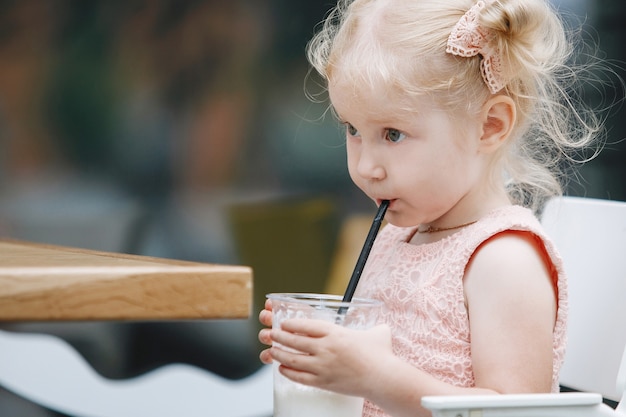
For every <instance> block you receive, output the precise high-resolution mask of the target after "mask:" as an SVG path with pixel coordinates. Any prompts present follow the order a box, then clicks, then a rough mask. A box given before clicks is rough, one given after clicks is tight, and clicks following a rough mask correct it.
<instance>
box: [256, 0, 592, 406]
mask: <svg viewBox="0 0 626 417" xmlns="http://www.w3.org/2000/svg"><path fill="white" fill-rule="evenodd" d="M572 49H573V47H572V43H570V42H569V40H568V39H567V38H566V33H565V30H564V27H563V25H562V23H561V20H560V19H559V17H558V15H557V14H556V13H555V11H554V10H553V9H552V8H551V7H550V5H549V4H548V3H547V1H546V0H479V1H478V2H476V1H475V0H446V1H442V0H354V1H348V0H346V1H340V3H339V4H338V6H337V7H336V8H335V9H334V11H333V13H332V14H331V15H329V17H328V19H327V20H326V21H325V24H324V26H323V28H322V30H321V31H320V32H319V33H318V34H317V35H316V36H315V38H314V39H313V40H312V41H311V43H310V44H309V47H308V57H309V60H310V62H311V63H312V65H313V67H314V68H315V69H316V70H317V71H318V72H319V74H321V76H322V77H323V78H324V79H325V82H326V85H327V88H328V94H329V97H330V100H331V103H332V108H333V110H334V112H335V113H336V115H337V117H338V118H339V120H340V121H341V123H342V124H343V125H344V126H345V131H346V141H347V153H348V169H349V173H350V176H351V178H352V179H353V181H354V183H355V184H356V185H357V186H358V187H359V188H360V189H361V190H363V192H364V193H365V194H367V195H368V196H369V197H370V198H371V199H372V200H373V201H375V202H376V203H377V204H380V202H381V201H382V200H389V201H390V205H389V208H388V210H387V214H386V217H385V219H386V220H387V222H388V223H389V224H388V225H387V226H386V227H385V228H383V230H381V232H380V234H379V236H378V237H377V239H376V242H375V244H374V247H373V249H372V252H371V254H370V257H369V260H368V263H367V265H366V267H365V270H364V273H363V276H362V277H361V281H360V283H359V284H358V287H357V291H356V294H355V297H365V298H376V299H379V300H382V301H383V302H384V306H385V307H384V310H383V313H382V317H381V322H382V323H384V324H383V325H380V326H378V327H376V328H374V329H372V330H369V331H355V330H349V329H345V328H342V327H340V326H337V325H334V324H332V323H326V322H321V321H313V320H291V321H286V322H285V323H284V324H283V325H282V328H281V329H280V330H270V329H263V330H261V332H260V333H259V339H260V340H261V341H262V342H263V343H265V344H268V345H271V343H272V340H273V341H276V342H278V343H280V344H282V345H284V346H286V347H289V348H293V349H296V350H298V351H301V352H305V353H306V354H307V355H301V354H294V353H291V352H289V351H287V350H281V349H278V348H270V349H267V350H265V351H263V352H262V353H261V360H262V361H263V362H265V363H270V362H271V361H272V360H277V361H278V362H279V363H280V364H281V366H280V372H281V373H282V374H283V375H285V376H286V377H288V378H290V379H292V380H294V381H297V382H300V383H303V384H307V385H311V386H316V387H320V388H324V389H327V390H331V391H336V392H340V393H343V394H349V395H356V396H361V397H365V398H366V400H367V401H366V402H365V407H364V411H363V415H364V416H386V415H393V416H396V417H397V416H415V415H428V412H427V411H426V410H424V409H423V408H421V406H420V401H421V398H422V397H423V396H425V395H445V394H472V393H474V394H485V393H494V394H495V393H531V392H550V391H558V374H559V368H560V366H561V362H562V359H563V354H564V347H565V327H566V320H567V287H566V281H565V276H564V274H563V267H562V263H561V259H560V258H559V255H558V254H557V251H556V249H555V248H554V246H553V244H552V243H551V241H550V239H549V238H548V237H547V236H546V235H545V233H544V232H543V230H542V228H541V226H540V223H539V221H538V220H537V218H536V217H535V214H537V213H539V211H540V209H541V207H542V204H543V203H544V202H545V200H546V199H547V198H549V197H551V196H553V195H558V194H560V193H561V185H560V184H559V178H560V177H559V173H558V171H556V169H557V168H559V167H561V166H562V164H561V163H560V161H559V158H561V157H565V158H566V159H567V158H568V157H567V155H569V154H571V151H580V150H581V149H583V148H585V147H587V146H588V145H590V144H591V143H593V142H594V139H595V138H596V136H597V134H598V131H599V128H600V123H599V121H598V119H596V118H595V117H593V113H591V112H590V111H581V110H577V107H575V98H576V95H575V94H573V93H572V94H570V95H568V94H567V92H568V91H570V90H571V89H570V87H572V86H573V84H572V81H573V80H575V72H574V68H572V67H568V66H567V63H568V62H570V58H571V53H572ZM260 320H261V322H262V323H263V324H264V325H267V326H270V325H271V322H272V314H271V305H269V304H267V305H266V309H265V310H264V311H262V312H261V314H260Z"/></svg>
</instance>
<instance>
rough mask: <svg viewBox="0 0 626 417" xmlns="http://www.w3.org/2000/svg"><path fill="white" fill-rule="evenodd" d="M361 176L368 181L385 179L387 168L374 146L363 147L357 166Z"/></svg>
mask: <svg viewBox="0 0 626 417" xmlns="http://www.w3.org/2000/svg"><path fill="white" fill-rule="evenodd" d="M357 172H358V173H359V175H360V176H361V177H363V178H365V179H368V180H381V179H383V178H385V175H386V172H385V168H384V166H383V165H382V163H381V160H380V157H379V155H378V153H377V152H376V150H375V149H373V147H372V146H363V147H362V149H361V154H360V155H359V162H358V165H357Z"/></svg>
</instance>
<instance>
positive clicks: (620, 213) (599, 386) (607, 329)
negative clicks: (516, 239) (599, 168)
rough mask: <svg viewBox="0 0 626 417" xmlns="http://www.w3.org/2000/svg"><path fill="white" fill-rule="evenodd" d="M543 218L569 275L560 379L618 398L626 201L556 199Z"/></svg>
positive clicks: (625, 301) (625, 319)
mask: <svg viewBox="0 0 626 417" xmlns="http://www.w3.org/2000/svg"><path fill="white" fill-rule="evenodd" d="M541 221H542V224H543V226H544V228H545V229H546V231H547V233H548V235H550V237H551V238H552V239H553V240H554V242H555V244H556V246H557V248H558V249H559V251H560V253H561V255H562V257H563V262H564V265H565V271H566V273H567V277H568V291H569V323H568V333H567V335H568V348H567V351H566V355H565V362H564V364H563V368H562V370H561V378H560V383H561V385H562V386H565V387H567V388H571V389H574V390H577V391H589V392H598V393H601V394H602V396H603V397H604V398H607V399H609V400H613V401H619V400H620V399H621V397H622V394H623V393H624V388H623V387H621V388H618V387H616V384H615V381H616V380H617V375H618V370H619V369H620V362H621V361H622V355H623V354H624V352H625V347H626V251H625V249H626V202H617V201H608V200H599V199H592V198H581V197H560V198H555V199H553V200H551V201H549V202H548V204H547V205H546V207H545V209H544V211H543V213H542V217H541ZM624 362H625V363H623V364H622V367H623V368H625V367H626V360H625V361H624ZM625 378H626V369H622V377H621V379H625Z"/></svg>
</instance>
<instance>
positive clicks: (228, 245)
mask: <svg viewBox="0 0 626 417" xmlns="http://www.w3.org/2000/svg"><path fill="white" fill-rule="evenodd" d="M554 3H555V5H557V6H558V7H559V8H560V10H562V11H563V13H564V14H566V15H567V16H568V19H573V21H578V22H580V21H582V22H584V29H585V34H586V36H589V37H590V39H592V40H593V41H595V42H598V43H599V47H600V49H601V52H600V53H601V54H602V56H604V57H605V58H607V59H609V60H612V61H615V62H617V61H624V49H623V47H622V46H623V44H624V43H625V42H626V28H625V27H624V25H623V23H622V22H624V18H625V17H626V3H625V2H623V1H621V0H560V1H556V0H555V1H554ZM330 4H332V2H331V1H320V0H89V1H83V0H0V236H2V237H12V238H18V239H25V240H32V241H37V242H45V243H53V244H61V245H69V246H78V247H83V248H89V249H98V250H106V251H117V252H126V253H134V254H140V255H150V256H160V257H167V258H177V259H185V260H192V261H201V262H214V263H229V264H246V265H250V266H252V267H253V269H254V271H255V291H254V292H255V294H254V297H255V298H254V303H255V307H254V309H255V310H254V312H253V314H252V316H253V317H252V318H251V319H250V320H243V321H237V320H236V321H227V322H219V321H218V322H163V323H154V322H152V323H53V324H43V323H29V324H15V323H4V324H2V325H0V327H2V328H9V329H12V330H15V331H46V332H50V333H54V334H58V335H61V336H63V337H65V338H66V339H67V340H68V341H69V342H70V343H72V344H73V345H74V346H75V347H76V348H77V349H78V350H79V351H80V352H81V353H82V354H83V355H84V356H85V357H86V358H87V359H88V360H89V361H90V362H91V363H92V364H93V365H94V367H95V368H96V369H97V370H98V371H99V372H100V373H102V374H103V375H105V376H107V377H111V378H125V377H129V376H134V375H138V374H141V373H143V372H145V371H147V370H150V369H153V368H154V367H155V366H158V365H159V364H163V363H167V362H172V361H180V362H187V363H192V364H195V365H198V366H201V367H204V368H206V369H209V370H211V371H213V372H216V373H218V374H220V375H223V376H225V377H227V378H241V377H244V376H246V375H249V374H250V373H252V372H254V370H256V369H257V368H258V367H259V366H260V364H259V363H258V359H257V356H258V351H259V348H260V347H259V346H258V343H257V342H256V331H257V329H258V325H257V323H256V316H257V312H258V310H259V309H260V308H261V307H262V303H263V297H264V294H266V293H267V292H271V291H323V290H324V289H325V285H326V279H327V277H328V275H329V273H330V271H331V269H332V263H333V255H334V253H335V249H336V247H337V239H338V235H339V230H340V226H341V225H342V224H343V223H344V221H345V219H346V218H347V217H349V216H353V215H355V214H361V213H364V214H367V215H370V214H372V213H373V210H374V209H375V208H374V206H373V205H372V203H370V202H369V201H367V199H365V198H364V197H363V196H362V195H361V193H360V192H359V191H358V190H357V189H356V188H355V187H354V186H353V185H352V183H351V182H350V180H349V177H348V175H347V171H346V168H345V149H344V147H343V143H342V141H343V139H342V134H341V132H340V131H339V129H338V128H337V124H336V123H335V122H334V120H333V119H332V117H330V116H328V117H324V114H325V104H320V103H312V102H311V101H310V100H309V99H308V98H307V97H306V96H305V79H306V74H307V71H308V67H307V63H306V59H305V56H304V47H305V44H306V42H307V41H308V39H309V38H310V37H311V35H312V34H313V32H314V28H315V25H316V24H317V23H318V22H319V21H320V20H321V19H322V18H323V16H324V15H325V13H326V12H327V11H328V9H329V5H330ZM616 70H617V71H618V73H619V72H620V71H621V70H620V69H619V68H618V69H616ZM619 75H621V76H622V77H624V74H623V73H620V74H619ZM625 78H626V77H625ZM306 88H307V89H308V90H310V91H311V90H312V91H316V86H315V84H314V83H310V82H309V83H308V84H307V87H306ZM317 91H319V89H317ZM605 94H607V95H608V96H612V95H614V96H615V97H622V96H623V94H624V92H623V91H622V90H611V89H610V88H609V89H608V90H607V91H605ZM589 99H590V100H596V95H595V93H594V91H590V92H589ZM624 115H625V113H624V111H623V110H622V109H621V108H614V109H613V111H612V112H610V113H607V118H608V119H607V127H608V129H609V132H608V142H607V146H606V148H605V150H604V151H603V152H602V153H601V154H600V156H599V157H597V158H596V159H595V160H593V161H592V162H590V163H588V164H587V165H585V166H584V167H583V168H582V169H580V170H579V172H578V181H577V182H576V183H573V184H572V185H571V188H570V189H569V190H568V193H569V194H572V195H581V196H587V197H597V198H607V199H614V200H626V181H624V180H625V179H626V164H624V161H625V152H624V151H625V147H626V144H625V143H624V142H623V138H624V137H626V132H625V130H626V126H625V117H624ZM0 354H1V352H0ZM3 407H4V408H3ZM0 415H3V416H4V415H21V416H40V415H41V416H46V415H54V414H53V413H48V412H47V411H46V410H43V409H39V408H37V407H34V406H32V405H29V404H26V403H24V402H23V401H21V400H20V399H19V398H17V397H15V396H12V395H11V394H9V393H7V392H5V391H0Z"/></svg>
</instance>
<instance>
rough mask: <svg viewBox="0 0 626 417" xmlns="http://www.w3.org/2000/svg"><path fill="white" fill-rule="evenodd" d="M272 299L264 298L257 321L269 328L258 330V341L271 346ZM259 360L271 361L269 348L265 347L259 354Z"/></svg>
mask: <svg viewBox="0 0 626 417" xmlns="http://www.w3.org/2000/svg"><path fill="white" fill-rule="evenodd" d="M272 316H273V314H272V301H271V300H265V310H261V312H260V313H259V321H260V322H261V324H262V325H264V326H267V327H269V329H261V331H259V341H260V342H261V343H263V344H264V345H268V346H272V338H271V334H270V332H271V330H272ZM259 357H260V358H261V362H263V363H265V364H270V363H272V355H271V353H270V349H265V350H264V351H262V352H261V354H260V355H259Z"/></svg>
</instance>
